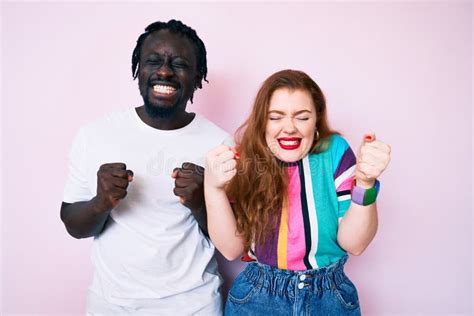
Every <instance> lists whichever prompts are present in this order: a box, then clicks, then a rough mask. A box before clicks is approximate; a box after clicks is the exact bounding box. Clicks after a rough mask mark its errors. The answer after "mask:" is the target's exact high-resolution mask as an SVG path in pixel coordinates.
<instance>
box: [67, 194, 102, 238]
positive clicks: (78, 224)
mask: <svg viewBox="0 0 474 316" xmlns="http://www.w3.org/2000/svg"><path fill="white" fill-rule="evenodd" d="M109 213H110V210H109V211H103V210H101V209H99V208H98V205H97V202H96V201H95V198H94V199H92V200H90V201H84V202H76V203H72V204H69V203H65V202H63V203H62V205H61V220H62V221H63V223H64V225H65V226H66V229H67V231H68V233H69V234H70V235H71V236H73V237H75V238H87V237H92V236H96V235H98V234H99V233H100V232H101V231H102V230H103V228H104V225H105V222H106V221H107V218H108V216H109Z"/></svg>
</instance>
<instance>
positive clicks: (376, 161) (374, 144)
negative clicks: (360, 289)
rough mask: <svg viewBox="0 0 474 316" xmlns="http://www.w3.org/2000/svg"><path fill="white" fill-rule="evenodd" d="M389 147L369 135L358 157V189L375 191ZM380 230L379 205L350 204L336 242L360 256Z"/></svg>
mask: <svg viewBox="0 0 474 316" xmlns="http://www.w3.org/2000/svg"><path fill="white" fill-rule="evenodd" d="M390 151H391V149H390V146H388V145H387V144H385V143H383V142H381V141H378V140H375V135H374V134H366V135H365V137H364V142H363V143H362V145H361V146H360V148H359V151H358V153H357V166H356V169H355V179H356V185H357V186H358V187H360V188H362V189H369V188H372V187H373V186H374V184H375V179H377V178H378V177H379V176H380V175H381V174H382V172H383V171H384V170H385V168H386V167H387V165H388V163H389V162H390ZM377 227H378V217H377V205H376V203H375V202H374V203H372V204H370V205H359V204H356V203H355V202H354V201H352V202H351V205H350V206H349V209H348V210H347V212H346V214H345V215H344V217H343V218H342V219H340V221H339V229H338V232H337V242H338V243H339V245H340V246H341V247H342V248H343V249H344V250H346V251H347V252H348V253H350V254H352V255H356V256H358V255H360V254H361V253H362V252H363V251H364V250H365V249H366V248H367V246H368V245H369V244H370V242H371V241H372V240H373V239H374V237H375V233H376V232H377Z"/></svg>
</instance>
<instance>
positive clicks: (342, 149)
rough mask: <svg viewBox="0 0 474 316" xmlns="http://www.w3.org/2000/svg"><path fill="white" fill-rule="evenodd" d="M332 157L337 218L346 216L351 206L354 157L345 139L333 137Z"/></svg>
mask: <svg viewBox="0 0 474 316" xmlns="http://www.w3.org/2000/svg"><path fill="white" fill-rule="evenodd" d="M331 151H332V156H333V166H334V170H333V175H334V185H335V187H336V194H337V202H338V214H337V216H338V217H343V216H344V214H346V212H347V210H348V209H349V206H350V204H351V187H352V181H353V180H354V173H355V166H356V157H355V155H354V152H353V151H352V149H351V147H350V146H349V144H348V143H347V141H346V140H345V139H343V138H342V137H340V136H335V137H334V143H333V144H332V146H331Z"/></svg>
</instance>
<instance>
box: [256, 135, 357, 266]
mask: <svg viewBox="0 0 474 316" xmlns="http://www.w3.org/2000/svg"><path fill="white" fill-rule="evenodd" d="M355 164H356V158H355V155H354V153H353V151H352V150H351V148H350V147H349V145H348V143H347V142H346V141H345V140H344V139H343V138H342V137H341V136H339V135H333V136H331V141H330V144H329V147H328V148H327V149H326V150H325V151H323V152H321V153H312V154H309V155H307V156H306V157H305V158H303V159H302V160H300V161H297V162H295V163H290V164H286V166H285V168H286V170H287V175H288V178H289V179H288V194H287V196H286V197H285V198H284V201H283V205H282V207H281V208H280V209H279V210H277V214H276V215H277V217H278V219H277V224H276V230H275V233H274V234H273V236H271V237H270V238H267V241H266V243H265V244H263V245H254V246H253V247H252V250H251V251H250V252H249V257H250V258H252V259H255V260H258V261H259V262H260V263H264V264H268V265H270V266H272V267H276V268H279V269H285V270H297V271H302V270H307V269H316V268H320V267H324V266H328V265H330V264H332V263H334V262H336V261H338V260H339V259H340V258H341V257H343V256H344V255H345V254H346V252H345V251H344V250H343V249H342V248H341V247H340V246H339V245H338V243H337V229H338V225H339V221H338V219H339V218H341V217H342V216H344V214H345V213H346V211H347V209H348V208H349V205H350V203H351V183H352V181H353V179H354V170H355Z"/></svg>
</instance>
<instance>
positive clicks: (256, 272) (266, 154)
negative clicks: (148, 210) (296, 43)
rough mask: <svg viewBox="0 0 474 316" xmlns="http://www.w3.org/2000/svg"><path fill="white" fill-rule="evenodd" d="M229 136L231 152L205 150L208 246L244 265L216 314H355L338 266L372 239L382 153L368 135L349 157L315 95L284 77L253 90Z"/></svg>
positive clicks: (302, 81) (385, 156)
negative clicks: (248, 109) (234, 134)
mask: <svg viewBox="0 0 474 316" xmlns="http://www.w3.org/2000/svg"><path fill="white" fill-rule="evenodd" d="M238 135H240V136H239V137H238V139H237V148H238V154H236V153H234V151H235V150H234V149H232V148H230V147H228V146H225V145H221V146H219V147H217V148H215V149H213V150H212V151H210V152H209V153H208V155H207V157H206V170H205V176H204V179H205V184H204V187H205V198H206V206H207V212H208V226H209V227H208V228H209V234H210V237H211V239H212V241H213V242H214V244H215V246H216V247H217V249H219V251H220V252H221V253H222V254H223V255H224V256H225V257H226V258H227V259H228V260H234V259H235V258H237V257H239V256H241V255H242V254H245V255H244V257H243V258H247V261H251V262H250V263H249V264H248V265H247V267H246V269H245V270H244V271H243V272H242V273H240V275H239V276H238V277H237V278H236V280H235V281H234V284H233V286H232V288H231V289H230V292H229V296H228V300H227V303H226V308H225V314H226V315H234V314H241V315H263V314H265V313H269V315H312V314H317V315H360V308H359V302H358V296H357V291H356V289H355V287H354V285H353V284H352V282H351V281H350V280H349V279H348V278H347V276H346V275H345V274H344V272H343V265H344V263H345V262H346V260H347V253H350V254H353V255H359V254H361V253H362V252H363V251H364V249H365V248H366V247H367V246H368V245H369V243H370V242H371V241H372V239H373V237H374V236H375V233H376V230H377V207H376V204H375V200H376V197H377V193H378V190H379V182H378V181H377V180H376V179H377V177H379V176H380V174H381V173H382V172H383V170H384V169H385V168H386V166H387V165H388V163H389V160H390V147H389V146H388V145H386V144H384V143H382V142H380V141H378V140H375V135H373V134H369V135H366V137H365V138H364V142H363V143H362V145H361V146H360V149H359V151H358V154H357V158H356V157H355V155H354V153H353V151H352V150H351V148H350V147H349V145H348V144H347V142H346V141H345V140H344V139H343V138H342V137H341V136H339V135H338V133H336V132H334V131H332V130H330V128H329V125H328V122H327V117H326V102H325V98H324V95H323V94H322V92H321V89H320V88H319V87H318V85H317V84H316V83H315V82H314V81H313V80H312V79H311V78H310V77H309V76H308V75H306V74H305V73H303V72H301V71H294V70H283V71H280V72H277V73H275V74H273V75H272V76H270V77H269V78H268V79H267V80H266V81H265V82H264V83H263V85H262V87H261V88H260V90H259V92H258V94H257V97H256V99H255V103H254V106H253V110H252V113H251V114H250V116H249V118H248V119H247V121H246V122H245V123H244V125H242V126H241V128H240V129H239V133H238ZM228 197H230V198H228ZM229 200H230V201H231V202H229Z"/></svg>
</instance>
